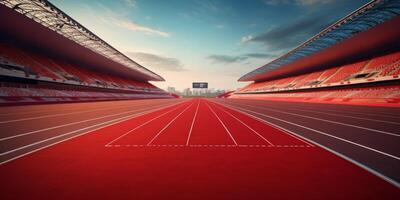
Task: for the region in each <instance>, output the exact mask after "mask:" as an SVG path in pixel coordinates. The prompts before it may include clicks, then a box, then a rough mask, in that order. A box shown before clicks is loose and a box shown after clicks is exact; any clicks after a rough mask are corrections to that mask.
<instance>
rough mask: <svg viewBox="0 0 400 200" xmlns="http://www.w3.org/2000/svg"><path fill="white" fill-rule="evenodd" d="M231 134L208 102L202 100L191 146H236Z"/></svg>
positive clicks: (192, 134)
mask: <svg viewBox="0 0 400 200" xmlns="http://www.w3.org/2000/svg"><path fill="white" fill-rule="evenodd" d="M229 134H230V133H229V132H228V130H226V128H225V127H224V125H223V124H222V123H221V122H220V121H219V120H218V117H217V116H216V115H215V114H214V113H213V112H212V111H211V109H210V107H209V106H208V105H207V103H206V101H205V100H203V99H200V104H199V110H198V114H197V119H196V123H195V124H194V126H193V129H192V132H191V137H190V142H189V145H202V144H214V145H221V144H223V145H236V144H235V141H234V140H232V138H231V137H230V135H229Z"/></svg>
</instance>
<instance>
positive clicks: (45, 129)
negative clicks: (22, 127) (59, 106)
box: [0, 104, 158, 141]
mask: <svg viewBox="0 0 400 200" xmlns="http://www.w3.org/2000/svg"><path fill="white" fill-rule="evenodd" d="M144 106H149V105H146V104H144ZM153 107H158V105H156V106H150V108H153ZM148 108H149V107H147V108H142V109H134V110H129V111H125V112H121V113H116V114H112V115H105V116H102V117H96V118H91V119H87V120H83V121H77V122H72V123H68V124H62V125H59V126H52V127H49V128H44V129H39V130H35V131H29V132H26V133H21V134H18V135H13V136H8V137H4V138H0V141H5V140H9V139H13V138H18V137H22V136H26V135H31V134H34V133H39V132H43V131H48V130H53V129H57V128H62V127H66V126H71V125H74V124H80V123H84V122H89V121H94V120H98V119H103V118H107V117H113V116H117V115H123V114H126V113H132V112H136V111H140V110H147V109H148Z"/></svg>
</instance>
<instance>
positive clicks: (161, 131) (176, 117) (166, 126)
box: [147, 103, 194, 145]
mask: <svg viewBox="0 0 400 200" xmlns="http://www.w3.org/2000/svg"><path fill="white" fill-rule="evenodd" d="M193 104H194V103H192V104H190V105H189V106H188V107H186V108H185V109H184V110H183V111H182V112H180V113H179V114H178V115H176V116H175V117H174V118H173V119H172V120H171V121H170V122H169V123H168V124H167V125H165V126H164V128H162V129H161V130H160V131H159V132H158V133H157V135H155V136H154V137H153V138H152V139H151V140H150V142H148V143H147V145H150V144H151V143H152V142H153V141H154V140H155V139H156V138H157V137H158V136H159V135H160V134H161V133H163V132H164V130H165V129H167V128H168V127H169V126H170V125H171V124H172V123H173V122H174V121H175V120H176V119H178V117H179V116H181V115H182V114H183V113H184V112H185V111H186V110H187V109H189V108H190V107H192V105H193Z"/></svg>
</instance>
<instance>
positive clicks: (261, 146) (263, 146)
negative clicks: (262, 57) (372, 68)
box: [105, 144, 315, 148]
mask: <svg viewBox="0 0 400 200" xmlns="http://www.w3.org/2000/svg"><path fill="white" fill-rule="evenodd" d="M105 147H108V148H110V147H179V148H182V147H220V148H221V147H222V148H224V147H229V148H232V147H236V148H303V147H306V148H315V147H314V146H310V145H261V144H239V145H231V144H191V145H185V144H152V145H145V144H111V145H105Z"/></svg>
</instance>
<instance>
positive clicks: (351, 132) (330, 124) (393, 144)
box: [235, 103, 400, 157]
mask: <svg viewBox="0 0 400 200" xmlns="http://www.w3.org/2000/svg"><path fill="white" fill-rule="evenodd" d="M235 105H236V106H241V107H243V108H246V109H250V110H255V111H257V112H260V113H268V115H270V116H273V117H278V118H280V119H285V120H287V121H291V122H295V123H297V124H300V125H302V126H306V127H311V128H313V129H316V130H320V131H323V132H327V133H329V134H331V135H334V136H336V137H340V138H343V139H346V140H350V141H352V142H356V143H358V144H363V145H365V146H368V147H371V148H374V149H376V150H379V151H383V152H385V153H388V154H391V155H393V156H396V157H399V156H400V152H399V151H398V146H399V145H400V137H398V136H397V135H388V134H384V132H377V131H379V130H377V131H375V130H368V129H365V128H362V129H360V128H359V127H353V126H348V125H344V124H341V123H340V122H336V121H327V120H325V119H323V118H322V117H321V118H317V116H316V117H309V116H308V115H302V114H301V113H292V112H286V111H280V110H276V109H270V108H266V107H259V106H254V105H247V104H243V103H242V104H240V103H239V104H238V103H235ZM283 110H284V109H283ZM305 118H306V119H307V120H304V119H305Z"/></svg>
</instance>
